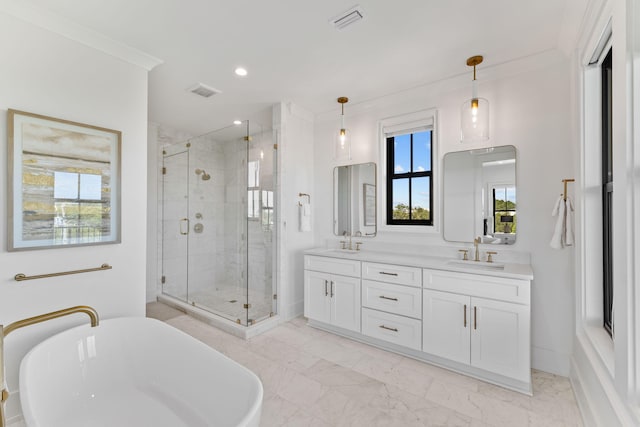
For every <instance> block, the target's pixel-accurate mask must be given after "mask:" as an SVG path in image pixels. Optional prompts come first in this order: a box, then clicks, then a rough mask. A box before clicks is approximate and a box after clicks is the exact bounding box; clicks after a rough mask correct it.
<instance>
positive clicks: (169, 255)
mask: <svg viewBox="0 0 640 427" xmlns="http://www.w3.org/2000/svg"><path fill="white" fill-rule="evenodd" d="M163 153H164V156H163V161H164V164H163V166H164V167H163V187H162V188H163V196H162V225H163V236H162V237H163V245H162V275H163V276H162V283H163V285H162V292H163V294H165V295H168V296H171V297H173V298H176V299H179V300H180V301H182V302H184V303H187V304H189V305H191V306H194V307H198V308H200V309H203V310H206V311H208V312H210V313H213V314H216V315H218V316H222V317H224V318H227V319H229V320H231V321H233V322H236V323H239V324H242V325H246V326H248V325H252V324H254V323H256V322H258V321H260V320H262V319H265V318H268V317H270V316H272V315H273V314H274V313H275V312H276V309H275V305H276V304H275V303H276V291H275V289H276V285H275V283H276V275H275V271H276V268H275V262H276V243H277V242H276V234H277V233H276V224H277V223H276V220H275V218H276V176H277V174H276V172H277V168H276V165H277V156H276V147H275V145H274V144H273V142H272V132H271V131H270V130H269V131H263V130H262V129H260V131H259V132H254V133H253V135H252V136H251V137H249V126H248V123H247V122H245V126H239V127H238V126H236V127H230V128H224V129H221V130H218V131H215V132H211V133H209V134H206V135H202V136H199V137H197V138H192V139H190V140H189V141H188V142H186V143H182V144H177V145H172V146H167V147H165V150H163Z"/></svg>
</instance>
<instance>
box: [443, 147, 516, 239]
mask: <svg viewBox="0 0 640 427" xmlns="http://www.w3.org/2000/svg"><path fill="white" fill-rule="evenodd" d="M443 170H444V173H443V181H444V196H443V215H442V217H443V236H444V239H445V240H447V241H450V242H473V240H474V238H476V237H478V236H481V237H482V243H494V244H507V245H511V244H514V243H515V242H516V236H517V211H516V206H517V203H516V148H515V147H514V146H513V145H505V146H501V147H490V148H481V149H475V150H468V151H458V152H453V153H447V154H445V156H444V162H443Z"/></svg>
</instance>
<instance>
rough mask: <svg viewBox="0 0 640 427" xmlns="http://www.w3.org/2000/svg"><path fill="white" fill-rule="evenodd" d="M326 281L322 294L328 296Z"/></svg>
mask: <svg viewBox="0 0 640 427" xmlns="http://www.w3.org/2000/svg"><path fill="white" fill-rule="evenodd" d="M327 284H328V283H327V281H326V280H325V281H324V296H325V297H328V296H329V290H328V289H327Z"/></svg>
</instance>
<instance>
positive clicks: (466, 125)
mask: <svg viewBox="0 0 640 427" xmlns="http://www.w3.org/2000/svg"><path fill="white" fill-rule="evenodd" d="M481 62H482V56H472V57H471V58H469V59H467V65H469V66H473V82H472V84H471V99H468V100H466V101H465V102H463V103H462V107H461V109H460V117H461V122H460V141H461V142H463V143H471V142H481V141H486V140H488V139H489V101H487V100H486V99H484V98H480V97H478V86H477V80H476V65H478V64H480V63H481Z"/></svg>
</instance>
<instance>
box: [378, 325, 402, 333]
mask: <svg viewBox="0 0 640 427" xmlns="http://www.w3.org/2000/svg"><path fill="white" fill-rule="evenodd" d="M380 327H381V328H382V329H386V330H387V331H393V332H398V330H397V329H396V328H390V327H388V326H384V325H380Z"/></svg>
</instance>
